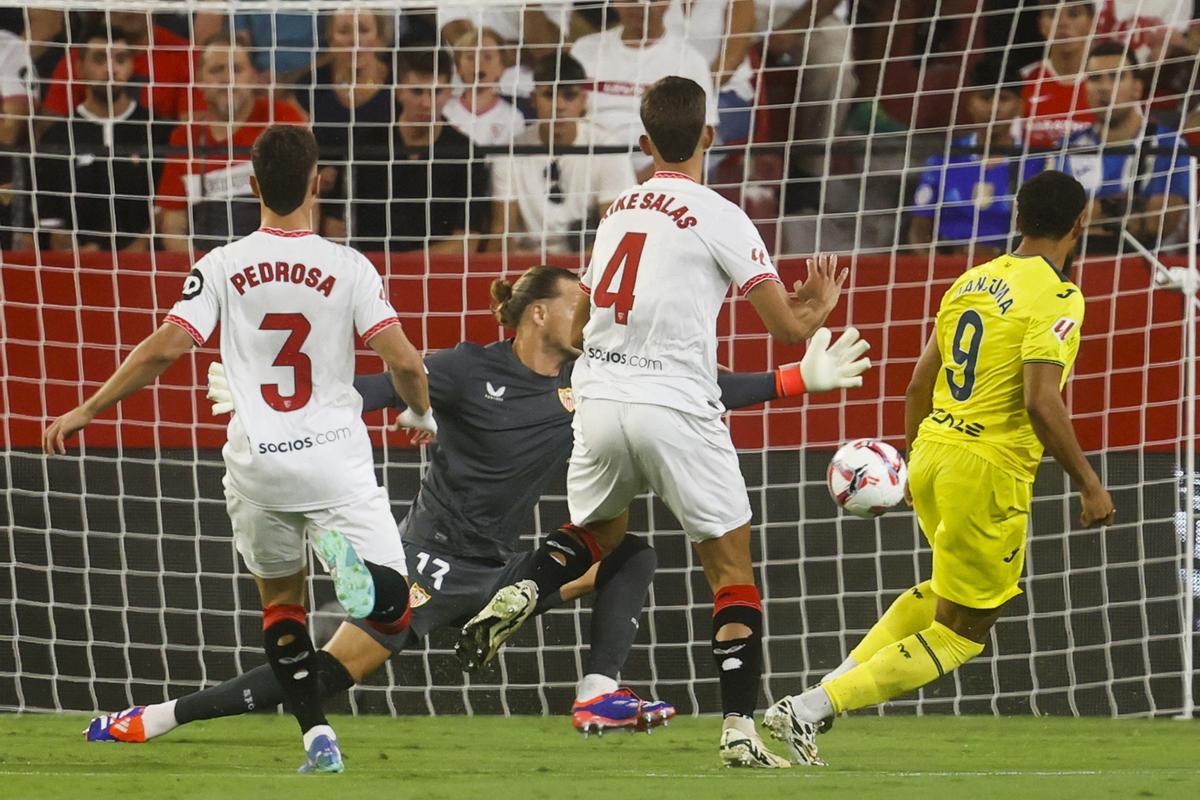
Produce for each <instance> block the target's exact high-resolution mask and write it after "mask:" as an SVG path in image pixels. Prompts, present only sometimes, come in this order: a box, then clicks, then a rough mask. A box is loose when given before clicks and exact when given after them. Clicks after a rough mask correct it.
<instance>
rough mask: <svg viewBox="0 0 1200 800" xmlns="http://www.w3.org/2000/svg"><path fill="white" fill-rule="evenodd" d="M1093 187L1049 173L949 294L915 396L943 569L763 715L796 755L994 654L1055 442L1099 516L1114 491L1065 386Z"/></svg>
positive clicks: (918, 475)
mask: <svg viewBox="0 0 1200 800" xmlns="http://www.w3.org/2000/svg"><path fill="white" fill-rule="evenodd" d="M1086 205H1087V194H1086V193H1085V192H1084V189H1083V187H1082V186H1081V185H1080V184H1079V182H1078V181H1076V180H1075V179H1074V178H1072V177H1070V176H1069V175H1065V174H1063V173H1061V172H1053V171H1051V172H1043V173H1041V174H1039V175H1037V176H1035V177H1033V178H1031V179H1030V180H1029V181H1027V182H1026V183H1025V184H1024V185H1023V186H1022V187H1021V189H1020V191H1019V192H1018V193H1017V230H1018V232H1019V233H1020V234H1021V237H1022V238H1021V244H1020V246H1019V247H1018V248H1017V249H1016V251H1015V252H1013V253H1012V254H1009V255H1003V256H1000V257H999V258H997V259H994V260H992V261H989V262H987V263H986V264H981V265H980V266H977V267H974V268H973V269H970V270H967V272H966V273H965V274H963V276H962V277H960V278H959V279H958V280H957V281H955V282H954V285H953V286H951V287H950V289H949V290H948V291H947V292H946V294H945V295H944V296H943V297H942V304H941V308H940V309H939V311H938V315H937V323H936V329H935V333H934V336H933V338H931V339H930V341H929V343H928V344H927V346H926V347H925V350H924V352H923V353H922V354H921V357H920V359H919V360H918V362H917V366H916V368H915V369H914V371H913V377H912V382H911V383H910V384H909V387H908V394H907V398H906V401H905V429H906V434H907V437H908V448H909V450H908V451H909V457H910V464H909V473H908V475H909V477H908V481H909V486H908V488H909V492H910V499H911V502H912V504H913V506H914V507H915V509H916V512H917V518H918V520H919V521H920V524H921V529H922V530H923V531H924V533H925V538H926V539H928V540H929V544H930V546H931V547H932V548H933V575H932V577H931V579H930V580H928V581H925V582H923V583H921V584H918V585H917V586H914V587H913V588H912V589H909V590H907V591H905V592H904V593H903V594H901V595H900V597H899V598H897V599H896V601H895V602H894V603H892V605H891V607H890V608H889V609H888V610H887V612H886V613H885V614H884V615H883V617H882V618H881V619H880V620H879V622H877V623H876V624H875V626H874V627H873V628H872V629H871V630H870V631H869V632H868V633H867V635H866V636H865V637H863V640H862V641H861V642H859V644H858V646H857V647H855V648H854V650H853V651H852V652H851V654H850V657H849V658H847V659H846V660H845V661H844V662H843V663H842V664H841V666H839V667H838V668H837V669H835V670H834V671H833V672H831V673H830V674H828V675H826V676H825V677H824V678H823V679H822V682H821V683H820V684H819V685H818V686H815V687H813V688H811V689H808V690H807V691H805V692H803V693H802V694H799V695H793V696H791V697H786V698H784V699H783V700H780V701H779V702H778V703H776V704H775V705H774V706H772V707H771V708H770V709H769V710H768V711H767V713H766V716H765V717H764V720H763V723H764V724H765V725H767V726H768V727H769V728H770V730H771V734H772V735H773V736H775V738H777V739H780V740H782V741H784V742H785V743H786V744H787V745H788V746H789V749H790V751H791V755H792V758H793V760H795V761H796V762H797V763H809V764H813V763H822V762H821V761H820V758H819V756H818V755H817V750H816V745H815V741H814V734H815V733H816V731H817V729H818V728H819V727H820V726H821V723H822V722H823V721H825V720H827V719H830V720H831V718H832V717H833V716H834V715H835V714H839V713H842V712H846V711H853V710H854V709H858V708H864V707H866V706H870V705H875V704H877V703H882V702H884V701H886V700H889V699H891V698H893V697H896V696H898V695H901V694H904V693H906V692H910V691H912V690H914V689H917V688H919V687H921V686H924V685H925V684H927V683H929V682H931V681H933V680H935V679H937V678H939V677H941V676H943V675H945V674H947V673H949V672H950V671H951V670H954V669H957V668H958V667H960V666H962V665H963V664H964V663H966V662H967V661H969V660H971V659H972V658H974V657H975V656H977V655H979V654H980V653H981V652H983V645H984V642H985V641H986V638H987V635H988V631H989V630H991V627H992V625H993V624H994V623H995V622H996V619H997V618H998V617H999V616H1000V611H1001V609H1002V608H1003V606H1004V604H1005V603H1006V602H1008V601H1009V600H1010V599H1011V598H1013V597H1015V596H1016V595H1018V594H1020V592H1021V589H1020V588H1019V587H1018V585H1017V584H1018V581H1019V580H1020V577H1021V570H1022V568H1023V566H1024V563H1025V537H1026V527H1027V522H1028V517H1029V505H1030V499H1031V495H1032V489H1033V478H1034V474H1035V473H1036V472H1037V468H1038V464H1039V463H1040V462H1041V460H1042V450H1043V447H1044V448H1045V449H1046V450H1048V451H1049V452H1050V455H1052V456H1054V458H1055V460H1057V461H1058V463H1059V464H1061V465H1062V467H1063V469H1065V470H1066V472H1067V474H1069V475H1070V476H1071V479H1072V480H1073V481H1074V482H1075V484H1076V485H1077V486H1078V487H1079V489H1080V493H1081V499H1082V503H1083V511H1082V514H1081V515H1080V522H1081V523H1082V524H1083V525H1084V526H1091V525H1095V524H1097V523H1099V524H1108V523H1109V522H1111V521H1112V518H1113V515H1114V509H1113V504H1112V498H1111V497H1109V494H1108V492H1107V491H1106V490H1105V489H1104V486H1103V485H1102V484H1101V482H1100V478H1099V477H1098V476H1097V475H1096V473H1095V471H1094V470H1093V469H1092V467H1091V465H1089V464H1088V462H1087V460H1086V459H1085V458H1084V455H1083V451H1082V450H1081V449H1080V447H1079V442H1078V441H1077V440H1076V438H1075V432H1074V430H1073V429H1072V427H1071V420H1070V416H1069V414H1068V412H1067V407H1066V404H1065V403H1064V402H1063V398H1062V388H1063V386H1064V385H1065V384H1066V381H1067V375H1068V374H1069V373H1070V371H1071V366H1072V365H1073V364H1074V362H1075V356H1076V354H1077V353H1078V352H1079V331H1080V328H1081V327H1082V325H1083V309H1084V300H1083V296H1082V295H1081V294H1080V291H1079V287H1077V286H1076V285H1075V284H1074V283H1072V282H1071V280H1070V279H1069V278H1068V277H1067V274H1066V272H1065V271H1064V267H1063V266H1060V265H1064V266H1065V265H1067V264H1069V260H1070V257H1071V253H1072V251H1073V250H1074V247H1075V243H1076V242H1077V241H1078V239H1079V237H1080V236H1081V235H1082V233H1083V230H1084V216H1085V211H1084V209H1085V207H1086Z"/></svg>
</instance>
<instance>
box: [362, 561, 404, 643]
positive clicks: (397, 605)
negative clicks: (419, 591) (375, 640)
mask: <svg viewBox="0 0 1200 800" xmlns="http://www.w3.org/2000/svg"><path fill="white" fill-rule="evenodd" d="M364 563H365V564H366V565H367V569H368V570H370V572H371V579H372V580H373V581H374V582H375V608H374V609H373V610H372V611H371V613H370V614H368V615H367V622H368V624H370V625H371V627H373V628H375V629H376V630H379V631H381V632H383V633H399V632H400V631H402V630H404V629H405V628H406V627H408V621H409V619H410V618H411V616H412V612H411V609H409V607H408V580H407V579H406V578H405V577H404V576H403V575H401V574H400V573H399V572H397V571H396V570H394V569H392V568H391V567H385V566H383V565H381V564H373V563H371V562H370V561H366V562H364Z"/></svg>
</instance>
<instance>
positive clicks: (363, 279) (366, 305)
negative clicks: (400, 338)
mask: <svg viewBox="0 0 1200 800" xmlns="http://www.w3.org/2000/svg"><path fill="white" fill-rule="evenodd" d="M354 257H355V258H357V259H358V260H359V270H360V272H361V274H360V277H359V279H358V283H357V285H356V286H355V287H354V329H355V330H356V331H358V335H359V336H361V337H362V340H363V341H364V342H369V341H370V340H371V337H373V336H375V335H376V334H377V333H379V332H380V331H382V330H385V329H387V328H390V327H392V326H393V325H399V324H400V318H399V317H398V316H396V309H394V308H392V304H391V303H390V302H389V301H388V299H387V293H386V292H385V291H384V290H383V279H382V278H380V277H379V273H378V272H376V271H375V265H374V264H372V263H371V262H370V261H368V260H367V257H366V256H364V255H362V254H360V253H355V254H354Z"/></svg>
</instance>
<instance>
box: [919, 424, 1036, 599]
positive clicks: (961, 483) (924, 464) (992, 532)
mask: <svg viewBox="0 0 1200 800" xmlns="http://www.w3.org/2000/svg"><path fill="white" fill-rule="evenodd" d="M908 485H909V490H910V491H911V492H912V499H913V506H914V508H915V509H916V512H917V519H918V520H919V521H920V523H921V530H922V531H923V532H924V534H925V538H926V539H928V540H929V545H930V547H932V548H933V581H932V584H933V591H934V593H935V594H937V595H938V596H939V597H945V598H946V599H947V600H950V601H952V602H955V603H958V604H959V605H963V606H966V607H968V608H979V609H985V608H997V607H998V606H1000V605H1003V604H1004V603H1005V602H1006V601H1008V600H1010V599H1011V598H1013V597H1016V596H1017V595H1018V594H1020V593H1021V589H1020V588H1019V587H1018V586H1017V583H1018V581H1020V579H1021V571H1022V570H1023V569H1024V567H1025V543H1026V532H1027V524H1028V520H1029V504H1030V500H1031V499H1032V497H1033V484H1032V483H1029V482H1027V481H1024V480H1021V479H1019V478H1016V477H1013V476H1012V475H1010V474H1009V473H1008V472H1006V471H1004V470H1003V469H1000V468H999V467H997V466H995V465H993V464H992V463H991V462H990V461H987V460H986V459H983V458H980V457H979V456H977V455H975V454H974V453H971V452H968V451H967V450H965V449H963V448H962V447H959V446H956V445H952V444H947V443H945V442H938V441H928V440H926V441H920V440H918V442H917V446H916V447H914V448H913V453H912V459H911V461H910V462H909V465H908Z"/></svg>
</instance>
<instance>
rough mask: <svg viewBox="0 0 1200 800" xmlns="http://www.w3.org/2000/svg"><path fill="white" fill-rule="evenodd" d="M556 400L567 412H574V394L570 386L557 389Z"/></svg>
mask: <svg viewBox="0 0 1200 800" xmlns="http://www.w3.org/2000/svg"><path fill="white" fill-rule="evenodd" d="M558 402H560V403H562V407H563V408H565V409H566V410H567V413H569V414H574V413H575V394H574V392H572V391H571V387H570V386H564V387H563V388H561V389H559V390H558Z"/></svg>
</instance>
